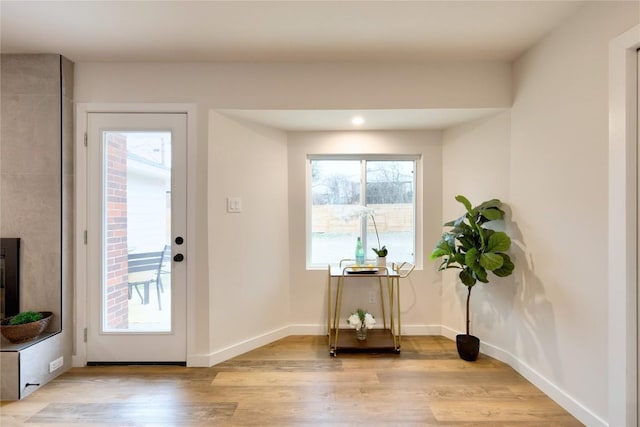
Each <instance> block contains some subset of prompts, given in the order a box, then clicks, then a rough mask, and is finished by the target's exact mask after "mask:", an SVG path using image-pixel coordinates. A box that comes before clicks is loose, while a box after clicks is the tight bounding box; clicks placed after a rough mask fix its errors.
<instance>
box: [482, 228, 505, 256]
mask: <svg viewBox="0 0 640 427" xmlns="http://www.w3.org/2000/svg"><path fill="white" fill-rule="evenodd" d="M510 247H511V239H510V238H509V236H507V233H505V232H504V231H496V232H495V233H493V234H491V236H490V237H489V241H488V243H487V252H493V253H496V252H504V251H507V250H509V248H510Z"/></svg>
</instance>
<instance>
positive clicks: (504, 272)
mask: <svg viewBox="0 0 640 427" xmlns="http://www.w3.org/2000/svg"><path fill="white" fill-rule="evenodd" d="M498 255H500V256H501V257H502V260H503V263H502V267H500V268H498V269H496V270H493V274H495V275H496V276H498V277H507V276H509V275H511V273H513V270H514V269H515V268H516V266H515V265H514V264H513V262H511V258H509V255H507V254H498Z"/></svg>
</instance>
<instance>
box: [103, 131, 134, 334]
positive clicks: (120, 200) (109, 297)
mask: <svg viewBox="0 0 640 427" xmlns="http://www.w3.org/2000/svg"><path fill="white" fill-rule="evenodd" d="M106 150H107V164H106V186H105V189H106V192H107V193H106V223H107V230H106V231H107V235H106V239H107V241H106V258H107V259H106V270H107V284H106V288H107V289H106V291H107V292H106V306H107V328H108V329H126V328H128V323H129V318H128V317H129V296H128V271H127V270H128V266H127V146H126V138H125V137H124V136H122V135H118V134H115V133H110V134H109V135H108V137H107V147H106Z"/></svg>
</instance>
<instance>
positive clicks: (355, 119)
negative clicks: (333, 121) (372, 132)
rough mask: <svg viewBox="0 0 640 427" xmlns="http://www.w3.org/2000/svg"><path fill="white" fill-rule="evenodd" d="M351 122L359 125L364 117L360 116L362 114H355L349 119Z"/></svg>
mask: <svg viewBox="0 0 640 427" xmlns="http://www.w3.org/2000/svg"><path fill="white" fill-rule="evenodd" d="M351 123H353V125H354V126H360V125H361V124H363V123H364V119H363V118H362V116H355V117H354V118H353V119H351Z"/></svg>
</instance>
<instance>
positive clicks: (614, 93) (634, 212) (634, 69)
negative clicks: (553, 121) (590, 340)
mask: <svg viewBox="0 0 640 427" xmlns="http://www.w3.org/2000/svg"><path fill="white" fill-rule="evenodd" d="M639 48H640V25H636V26H635V27H633V28H631V29H630V30H628V31H626V32H625V33H623V34H621V35H620V36H618V37H616V38H614V39H613V40H611V42H610V44H609V242H608V243H609V259H608V263H609V283H608V285H609V307H608V308H609V343H608V344H609V363H608V368H609V402H608V403H609V410H608V423H609V425H611V426H623V425H625V426H630V425H637V423H638V330H637V329H638V325H637V316H638V307H637V294H638V258H637V255H638V240H639V239H638V236H637V231H638V220H639V219H640V218H639V216H638V201H639V197H638V192H637V189H638V182H637V177H638V160H637V153H638V131H637V126H638V125H639V123H638V105H637V102H638V98H639V97H638V87H637V86H638V55H637V52H636V50H637V49H639Z"/></svg>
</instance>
